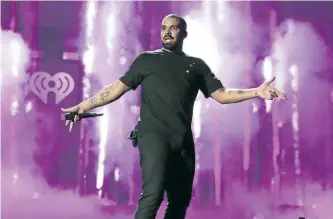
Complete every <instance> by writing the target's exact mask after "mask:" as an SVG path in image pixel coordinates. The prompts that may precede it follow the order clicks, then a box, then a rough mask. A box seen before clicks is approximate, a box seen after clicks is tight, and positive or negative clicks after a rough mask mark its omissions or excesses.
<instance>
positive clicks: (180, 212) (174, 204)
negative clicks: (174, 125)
mask: <svg viewBox="0 0 333 219" xmlns="http://www.w3.org/2000/svg"><path fill="white" fill-rule="evenodd" d="M138 144H139V152H140V165H141V169H142V182H143V185H142V190H143V192H142V194H141V198H140V200H139V204H138V208H137V211H136V214H135V219H154V218H155V216H156V213H157V210H158V209H159V207H160V205H161V202H162V201H163V197H164V192H166V193H167V198H168V205H167V209H166V211H165V216H164V219H184V218H185V214H186V209H187V207H188V206H189V204H190V201H191V197H192V184H193V177H194V171H195V152H194V142H193V136H192V132H189V133H187V134H186V135H184V136H168V135H163V134H156V133H152V134H146V135H144V136H143V137H139V140H138Z"/></svg>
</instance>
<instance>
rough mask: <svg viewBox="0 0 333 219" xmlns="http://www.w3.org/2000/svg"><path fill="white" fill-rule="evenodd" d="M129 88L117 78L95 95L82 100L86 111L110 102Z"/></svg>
mask: <svg viewBox="0 0 333 219" xmlns="http://www.w3.org/2000/svg"><path fill="white" fill-rule="evenodd" d="M129 90H130V88H129V87H127V86H126V85H125V84H124V83H123V82H121V81H120V80H117V81H116V82H114V83H112V84H110V85H108V86H106V87H105V88H103V89H102V90H101V91H100V92H98V93H97V94H96V95H95V96H93V97H91V98H89V99H87V100H85V101H83V102H82V104H83V105H84V109H85V110H86V111H88V110H91V109H94V108H97V107H100V106H105V105H107V104H109V103H112V102H114V101H116V100H117V99H119V98H120V97H121V96H122V95H124V94H125V93H126V92H127V91H129Z"/></svg>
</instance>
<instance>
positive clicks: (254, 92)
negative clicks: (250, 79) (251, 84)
mask: <svg viewBox="0 0 333 219" xmlns="http://www.w3.org/2000/svg"><path fill="white" fill-rule="evenodd" d="M258 92H259V88H254V89H253V95H254V97H253V98H256V97H259V95H258Z"/></svg>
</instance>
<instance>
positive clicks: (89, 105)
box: [61, 80, 130, 131]
mask: <svg viewBox="0 0 333 219" xmlns="http://www.w3.org/2000/svg"><path fill="white" fill-rule="evenodd" d="M129 90H130V88H129V87H127V86H126V85H125V84H124V83H123V82H121V81H120V80H118V81H116V82H114V83H112V84H110V85H108V86H106V87H105V88H103V89H102V90H101V91H100V92H98V93H97V94H96V95H95V96H93V97H91V98H89V99H87V100H84V101H82V102H81V103H79V104H78V105H76V106H73V107H70V108H67V109H63V108H62V109H61V111H62V112H64V113H78V114H81V113H84V112H87V111H89V110H92V109H94V108H97V107H100V106H105V105H107V104H109V103H112V102H114V101H115V100H117V99H119V98H120V97H121V96H122V95H123V94H125V93H126V92H127V91H129ZM77 121H79V117H78V116H75V118H74V122H77ZM74 122H72V121H69V120H67V121H66V126H67V125H68V124H70V126H69V131H71V130H72V128H73V125H74Z"/></svg>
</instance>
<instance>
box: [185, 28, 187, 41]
mask: <svg viewBox="0 0 333 219" xmlns="http://www.w3.org/2000/svg"><path fill="white" fill-rule="evenodd" d="M186 37H187V31H186V30H185V33H184V39H185V38H186Z"/></svg>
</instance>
